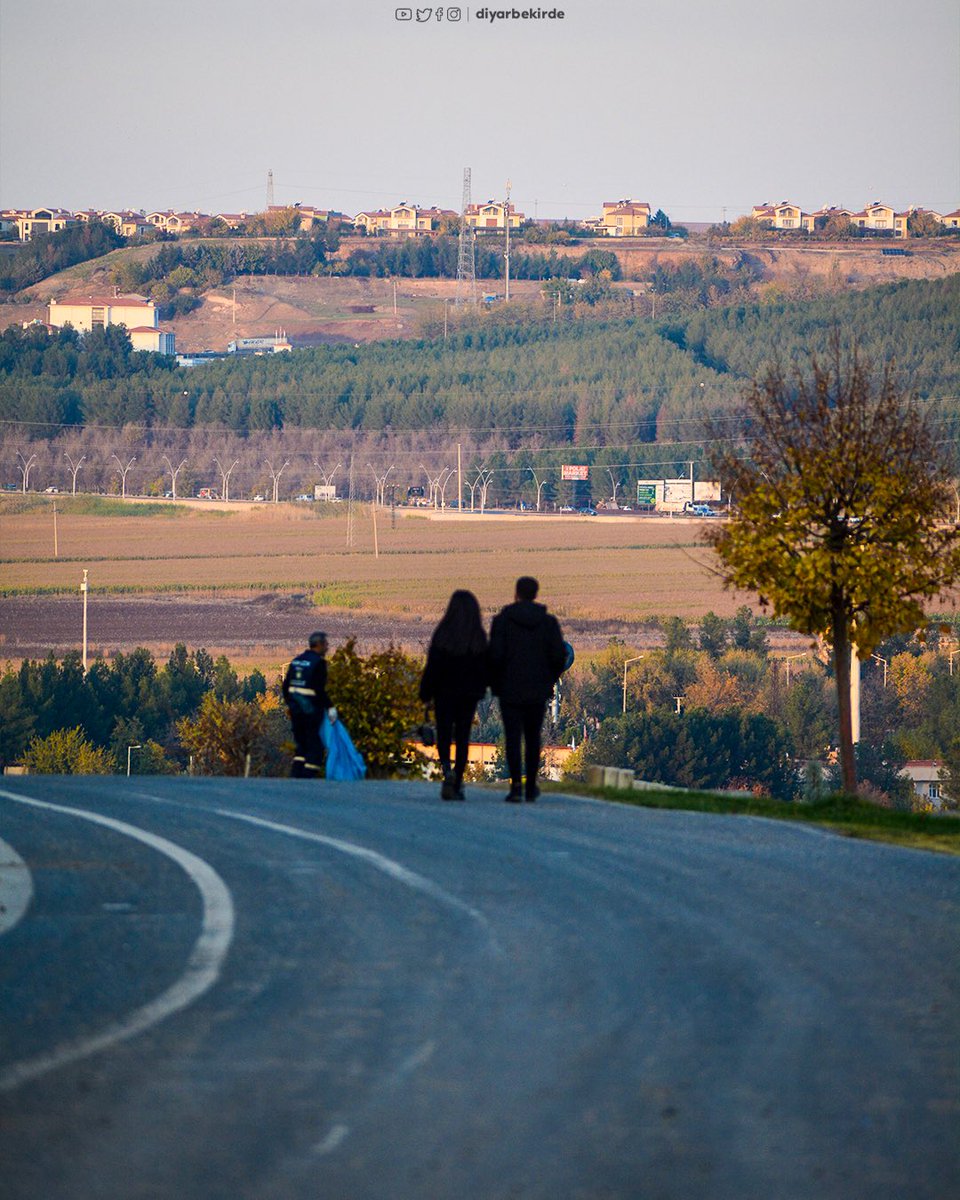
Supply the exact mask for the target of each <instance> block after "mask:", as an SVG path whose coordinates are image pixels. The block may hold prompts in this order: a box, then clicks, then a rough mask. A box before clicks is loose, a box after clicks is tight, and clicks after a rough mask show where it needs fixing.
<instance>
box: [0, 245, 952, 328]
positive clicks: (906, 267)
mask: <svg viewBox="0 0 960 1200" xmlns="http://www.w3.org/2000/svg"><path fill="white" fill-rule="evenodd" d="M369 244H370V243H369V242H366V243H365V240H364V239H360V238H345V239H343V242H342V244H341V247H340V249H339V251H338V253H337V256H336V257H337V258H338V259H341V260H342V259H345V258H346V257H347V256H348V255H349V254H350V253H352V252H353V251H355V250H357V249H358V248H362V247H363V246H364V245H366V246H368V247H369ZM598 244H599V243H598ZM517 248H518V252H521V251H523V250H528V251H530V252H531V253H542V252H543V251H544V250H545V249H549V250H551V251H555V252H556V254H557V255H558V256H559V257H561V258H565V257H572V256H579V255H581V254H583V253H584V251H585V250H586V249H587V248H589V243H586V242H581V243H580V244H579V245H577V246H567V247H563V246H561V247H549V248H545V247H542V246H526V247H525V246H524V244H523V243H517ZM157 249H158V247H157V246H140V247H132V248H127V249H123V250H117V251H114V252H112V253H111V254H108V255H106V256H104V257H103V258H101V259H97V260H94V261H92V262H87V263H82V264H80V265H78V266H75V267H71V268H70V269H69V270H67V271H63V272H61V273H59V274H57V275H54V276H51V277H50V278H49V279H45V280H44V281H42V282H41V283H39V284H36V285H35V286H34V287H32V288H28V289H26V290H25V291H23V292H21V293H19V294H18V295H17V297H16V298H15V300H14V301H13V302H12V303H7V304H0V328H5V327H7V326H8V325H11V324H20V323H22V322H24V321H29V320H33V319H40V320H43V319H44V318H45V315H46V305H47V303H48V302H49V300H50V299H51V298H57V299H60V298H62V297H63V296H65V295H67V294H69V293H71V292H77V291H84V290H87V289H89V290H100V289H104V288H109V287H112V285H113V279H112V272H113V271H114V269H115V268H116V267H117V266H119V265H120V264H121V263H123V262H124V261H128V260H129V259H131V258H133V259H143V258H146V257H149V256H151V255H153V254H155V253H156V252H157ZM602 249H603V250H605V251H612V252H613V253H614V254H616V256H617V258H618V260H619V262H620V264H621V267H622V270H623V274H624V280H625V281H624V282H623V283H621V284H619V285H617V286H618V287H619V288H620V289H621V290H624V291H627V292H633V291H635V290H636V291H639V292H643V291H644V285H645V281H646V280H648V279H649V278H650V276H651V275H652V274H653V272H655V271H656V270H657V269H658V268H666V269H676V268H678V267H681V266H683V265H684V264H691V263H697V262H701V261H702V260H703V259H704V257H705V256H707V257H711V258H712V257H715V258H716V259H717V260H718V261H719V263H720V264H722V266H723V267H724V268H726V269H730V270H733V269H735V268H736V266H737V264H738V263H741V264H742V263H747V264H749V266H750V267H751V269H752V272H753V273H754V274H756V275H757V277H758V282H757V283H755V284H753V285H752V291H753V292H754V293H755V294H756V295H757V296H758V297H762V298H766V299H770V298H775V297H776V298H779V297H781V296H783V297H789V296H799V297H802V298H810V297H811V296H816V295H823V294H825V293H836V292H843V291H845V290H848V289H854V290H857V289H861V288H864V287H869V286H872V285H876V284H882V283H893V282H896V281H898V280H903V279H939V278H944V277H946V276H948V275H951V274H955V273H957V272H960V244H957V243H956V242H953V241H951V242H949V243H948V242H945V241H944V240H943V239H940V240H937V241H931V242H919V241H913V242H911V243H910V245H909V247H908V249H909V250H910V251H911V253H910V255H908V256H903V257H900V256H887V255H883V254H882V253H881V247H880V245H879V243H877V242H869V243H866V242H858V243H848V244H826V243H819V244H815V245H814V244H808V245H802V246H801V245H798V246H786V245H783V244H782V243H777V244H776V245H762V246H759V245H758V246H736V247H735V246H729V245H726V244H724V245H711V244H709V243H708V242H707V241H706V240H703V239H691V240H690V241H689V242H680V241H678V240H673V239H636V240H633V239H631V240H629V241H623V242H618V241H615V240H614V239H607V240H606V241H604V242H603V243H602ZM478 290H479V291H480V293H481V294H485V293H487V294H502V291H503V283H502V281H500V280H482V281H480V282H479V283H478ZM510 290H511V297H512V298H513V299H515V300H516V301H518V302H528V303H531V304H539V303H542V301H541V298H540V297H541V284H540V283H539V282H537V281H528V280H516V281H511V286H510ZM455 297H456V282H455V281H454V280H450V279H409V278H402V279H397V280H391V279H378V278H375V277H368V278H362V277H346V278H339V277H335V276H334V277H331V276H300V277H298V276H274V275H256V276H239V277H238V278H237V279H236V281H235V283H229V284H227V285H226V286H223V287H219V288H213V289H211V290H209V291H207V292H205V293H204V294H203V295H202V296H201V303H200V306H199V307H198V308H197V309H196V310H195V311H193V312H191V313H189V314H187V315H185V316H181V317H178V318H176V319H174V320H172V321H168V322H165V325H166V326H167V327H169V328H171V329H172V330H173V331H174V333H175V334H176V337H177V348H178V350H180V351H182V352H196V351H200V350H210V349H213V350H223V349H225V348H226V345H227V343H228V342H229V341H231V340H232V339H233V338H235V337H255V336H264V335H270V334H273V333H274V332H275V331H277V330H278V329H282V330H284V331H285V332H286V334H287V336H288V338H289V339H290V340H291V342H292V343H293V344H294V345H295V346H309V345H323V344H332V343H350V344H353V343H363V342H371V341H380V340H384V339H390V340H393V339H411V338H419V337H421V336H423V334H424V331H425V329H427V328H429V329H430V330H431V331H432V332H437V331H438V330H440V329H442V322H443V318H444V309H445V307H446V308H447V313H448V315H449V314H451V313H452V308H453V301H454V299H455Z"/></svg>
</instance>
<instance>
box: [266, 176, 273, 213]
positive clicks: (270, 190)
mask: <svg viewBox="0 0 960 1200" xmlns="http://www.w3.org/2000/svg"><path fill="white" fill-rule="evenodd" d="M271 208H273V171H272V170H271V171H268V172H267V212H269V211H270V209H271Z"/></svg>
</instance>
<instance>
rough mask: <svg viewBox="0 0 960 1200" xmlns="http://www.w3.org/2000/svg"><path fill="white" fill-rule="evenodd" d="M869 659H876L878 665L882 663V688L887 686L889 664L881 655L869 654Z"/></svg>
mask: <svg viewBox="0 0 960 1200" xmlns="http://www.w3.org/2000/svg"><path fill="white" fill-rule="evenodd" d="M870 657H871V658H874V659H876V660H877V662H879V663H883V686H884V687H886V686H887V667H888V666H889V665H890V664H889V663H888V662H887V660H886V659H885V658H884V657H883V655H882V654H871V655H870Z"/></svg>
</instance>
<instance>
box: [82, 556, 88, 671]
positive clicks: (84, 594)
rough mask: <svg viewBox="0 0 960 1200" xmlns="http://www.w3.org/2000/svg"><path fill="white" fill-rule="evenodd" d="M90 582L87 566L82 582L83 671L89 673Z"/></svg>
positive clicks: (84, 569)
mask: <svg viewBox="0 0 960 1200" xmlns="http://www.w3.org/2000/svg"><path fill="white" fill-rule="evenodd" d="M89 590H90V588H89V584H88V583H87V568H86V567H84V568H83V583H81V584H80V595H81V596H82V597H83V673H84V675H86V673H87V593H88V592H89Z"/></svg>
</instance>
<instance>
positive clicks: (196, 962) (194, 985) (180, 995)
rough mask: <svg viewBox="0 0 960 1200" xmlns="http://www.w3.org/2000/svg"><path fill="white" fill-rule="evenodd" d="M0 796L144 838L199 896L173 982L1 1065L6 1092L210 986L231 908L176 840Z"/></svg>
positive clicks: (222, 889)
mask: <svg viewBox="0 0 960 1200" xmlns="http://www.w3.org/2000/svg"><path fill="white" fill-rule="evenodd" d="M0 797H3V798H4V799H6V800H13V801H15V802H16V803H17V804H28V805H31V806H32V807H34V808H44V809H48V810H50V811H52V812H58V813H65V814H67V815H68V816H71V817H79V818H80V819H81V820H84V821H92V822H93V823H94V824H96V825H104V826H106V828H107V829H113V830H115V831H116V832H117V833H121V834H123V835H124V836H126V837H130V838H134V839H135V840H136V841H138V842H143V844H144V845H146V846H150V847H151V849H153V850H157V851H159V853H160V854H165V855H166V856H167V857H168V858H171V859H173V861H174V862H175V863H176V864H177V866H179V867H181V868H182V870H183V871H185V872H186V874H187V875H189V876H190V878H191V879H192V880H193V882H194V883H195V884H196V886H197V889H198V890H199V892H200V897H201V900H202V901H203V919H202V922H201V927H200V936H199V937H198V938H197V940H196V942H195V943H194V946H193V950H192V951H191V953H190V957H189V959H188V960H187V966H186V969H185V970H184V972H183V974H182V975H181V976H180V978H179V979H178V980H177V981H176V982H175V983H173V984H172V985H171V986H170V987H169V988H167V990H166V991H165V992H162V993H161V994H160V995H159V996H157V997H156V999H154V1000H151V1001H150V1002H149V1003H147V1004H144V1005H143V1006H142V1007H141V1008H136V1009H134V1010H133V1011H132V1012H130V1013H128V1014H127V1015H126V1016H124V1017H120V1018H119V1020H116V1021H113V1022H112V1023H111V1024H110V1025H108V1026H107V1027H106V1028H105V1029H103V1030H101V1032H100V1033H96V1034H93V1035H92V1036H90V1037H84V1038H76V1039H74V1040H73V1041H69V1042H64V1043H62V1044H61V1045H60V1046H56V1047H54V1049H53V1050H51V1051H49V1052H48V1053H46V1054H40V1055H38V1056H37V1057H35V1058H28V1059H24V1060H23V1061H22V1062H19V1063H13V1064H12V1065H11V1066H9V1067H6V1068H5V1069H4V1070H3V1071H0V1092H9V1091H12V1090H13V1089H14V1088H16V1087H19V1086H20V1085H21V1084H22V1083H26V1082H27V1081H28V1080H32V1079H38V1078H39V1077H40V1076H41V1075H46V1074H47V1072H49V1071H54V1070H56V1069H57V1068H59V1067H63V1066H66V1064H67V1063H71V1062H76V1061H77V1060H78V1059H81V1058H86V1057H87V1056H88V1055H90V1054H96V1053H97V1052H98V1051H100V1050H106V1049H109V1048H110V1047H111V1046H114V1045H116V1044H117V1043H118V1042H123V1041H126V1040H127V1039H128V1038H132V1037H136V1036H137V1034H140V1033H143V1032H144V1031H145V1030H147V1029H149V1028H150V1027H151V1026H153V1025H156V1024H157V1023H158V1022H160V1021H163V1020H165V1019H166V1018H167V1017H169V1016H172V1015H173V1014H174V1013H175V1012H179V1011H180V1010H181V1009H184V1008H186V1007H187V1006H188V1005H190V1004H192V1003H193V1002H194V1001H195V1000H197V999H199V997H200V996H202V995H203V993H204V992H206V991H207V990H208V989H209V988H211V987H213V985H214V984H215V983H216V981H217V979H218V978H219V976H220V970H221V967H222V966H223V962H224V959H225V958H226V956H227V951H228V950H229V948H230V943H231V942H232V941H233V925H234V909H233V898H232V896H231V895H230V889H229V888H228V887H227V885H226V884H225V883H224V882H223V880H222V879H221V878H220V876H219V875H218V874H217V873H216V871H215V870H214V869H213V867H211V866H210V864H209V863H206V862H204V861H203V859H202V858H198V857H197V856H196V855H195V854H191V853H190V851H189V850H185V849H184V848H183V847H182V846H178V845H176V843H175V842H170V841H167V839H166V838H162V837H158V836H157V834H154V833H149V832H148V831H147V830H146V829H138V828H137V827H136V826H135V825H128V824H127V823H126V822H125V821H116V820H114V819H113V818H112V817H104V816H101V815H100V813H95V812H88V811H86V810H85V809H80V808H68V807H66V806H63V805H60V804H50V803H48V802H47V801H45V800H33V799H28V798H27V797H26V796H18V795H16V794H15V793H14V792H7V791H4V790H3V789H0Z"/></svg>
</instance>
